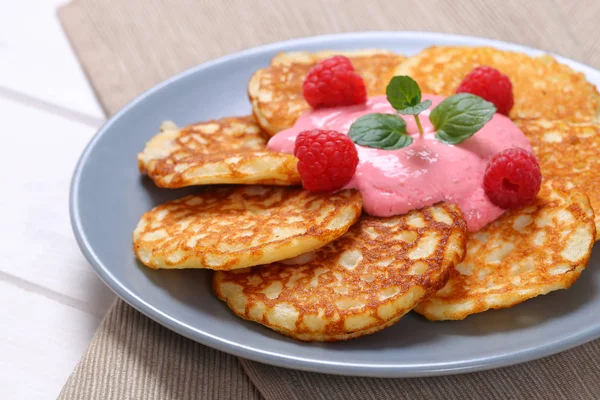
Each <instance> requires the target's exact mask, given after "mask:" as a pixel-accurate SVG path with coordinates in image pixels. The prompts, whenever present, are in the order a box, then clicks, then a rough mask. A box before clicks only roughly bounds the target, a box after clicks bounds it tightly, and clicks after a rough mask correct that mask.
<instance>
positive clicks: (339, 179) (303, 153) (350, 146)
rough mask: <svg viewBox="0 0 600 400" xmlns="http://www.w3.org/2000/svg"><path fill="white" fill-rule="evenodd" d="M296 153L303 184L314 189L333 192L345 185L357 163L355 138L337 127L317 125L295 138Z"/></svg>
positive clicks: (315, 190)
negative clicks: (329, 127)
mask: <svg viewBox="0 0 600 400" xmlns="http://www.w3.org/2000/svg"><path fill="white" fill-rule="evenodd" d="M294 155H295V156H296V157H298V160H299V161H298V172H299V173H300V177H301V178H302V186H303V187H304V189H306V190H310V191H311V192H332V191H334V190H337V189H341V188H342V187H344V186H346V184H347V183H348V182H350V179H352V176H353V175H354V172H355V171H356V166H357V165H358V152H357V151H356V146H354V142H352V140H351V139H350V138H349V137H348V136H346V135H343V134H341V133H339V132H336V131H328V130H319V129H314V130H312V131H304V132H301V133H300V134H299V135H298V137H297V138H296V147H295V148H294Z"/></svg>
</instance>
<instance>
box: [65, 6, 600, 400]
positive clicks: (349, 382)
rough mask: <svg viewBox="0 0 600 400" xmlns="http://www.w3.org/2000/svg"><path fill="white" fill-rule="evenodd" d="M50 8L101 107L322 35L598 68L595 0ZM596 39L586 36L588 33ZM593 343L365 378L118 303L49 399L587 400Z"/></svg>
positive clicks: (593, 371)
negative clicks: (452, 372)
mask: <svg viewBox="0 0 600 400" xmlns="http://www.w3.org/2000/svg"><path fill="white" fill-rule="evenodd" d="M59 16H60V19H61V21H62V22H63V25H64V27H65V29H66V31H67V34H68V36H69V38H70V39H71V41H72V44H73V46H74V48H75V51H76V52H77V54H78V55H79V57H80V59H81V62H82V64H83V67H84V69H85V70H86V72H87V74H88V76H89V78H90V80H91V82H92V84H93V86H94V88H95V90H96V93H97V94H98V97H99V98H100V101H101V102H102V104H103V106H104V107H105V109H106V111H107V112H108V113H113V112H115V111H116V110H117V109H118V108H120V107H121V106H122V105H124V104H125V103H126V102H127V101H128V100H130V99H132V98H133V97H134V96H135V95H137V94H138V93H140V92H141V91H143V90H145V89H147V88H149V87H151V86H153V85H154V84H156V83H158V82H159V81H161V80H163V79H165V78H167V77H169V76H171V75H173V74H175V73H177V72H180V71H182V70H184V69H186V68H188V67H191V66H194V65H197V64H199V63H202V62H204V61H207V60H210V59H212V58H215V57H218V56H221V55H224V54H228V53H231V52H234V51H238V50H241V49H245V48H249V47H253V46H256V45H260V44H264V43H269V42H274V41H278V40H283V39H288V38H294V37H302V36H307V35H315V34H321V33H333V32H345V31H364V30H421V31H441V32H452V33H463V34H471V35H477V36H484V37H489V38H496V39H502V40H507V41H512V42H517V43H521V44H526V45H529V46H533V47H537V48H541V49H545V50H548V51H553V52H556V53H559V54H562V55H564V56H567V57H571V58H574V59H579V60H581V61H584V62H588V63H595V64H596V66H597V67H600V57H598V54H599V52H598V48H599V47H600V43H599V42H598V41H597V35H595V34H594V35H591V33H594V32H595V31H594V29H595V28H596V25H595V24H596V22H595V21H597V20H598V18H599V17H600V6H599V5H598V3H597V0H585V1H579V2H577V3H574V2H573V3H571V2H570V1H569V0H555V1H544V0H536V1H522V0H504V1H489V0H480V1H458V0H454V1H436V0H427V1H425V0H423V1H393V0H383V1H380V0H377V1H375V0H370V1H366V0H329V1H317V0H300V1H291V0H290V1H272V0H255V1H245V0H237V1H235V0H215V1H210V0H205V1H193V0H188V1H172V2H167V1H161V0H76V1H74V2H73V3H71V4H69V5H67V6H64V7H63V8H61V9H60V11H59ZM594 41H596V42H594ZM598 355H600V341H596V342H593V343H589V344H587V345H584V346H581V347H579V348H577V349H574V350H571V351H568V352H565V353H562V354H559V355H555V356H552V357H548V358H545V359H543V360H538V361H534V362H530V363H527V364H522V365H518V366H514V367H508V368H503V369H497V370H494V371H487V372H481V373H473V374H468V375H457V376H447V377H437V378H422V379H369V378H352V377H338V376H331V375H322V374H315V373H307V372H301V371H293V370H287V369H282V368H276V367H271V366H267V365H263V364H260V363H256V362H252V361H248V360H243V359H237V358H235V357H233V356H230V355H227V354H224V353H221V352H218V351H215V350H212V349H210V348H208V347H205V346H202V345H199V344H197V343H195V342H192V341H190V340H188V339H185V338H183V337H181V336H178V335H176V334H174V333H172V332H170V331H169V330H167V329H165V328H163V327H161V326H160V325H158V324H156V323H154V322H152V321H150V320H149V319H148V318H146V317H144V316H143V315H141V314H140V313H138V312H137V311H135V310H133V309H132V308H131V307H129V306H128V305H126V304H125V303H123V302H122V301H121V300H118V301H116V303H115V305H114V306H113V307H112V308H111V309H110V311H109V312H108V314H107V316H106V317H105V319H104V321H103V322H102V324H101V326H100V328H99V329H98V332H97V333H96V335H95V337H94V339H93V340H92V343H91V344H90V347H89V349H88V350H87V352H86V354H85V355H84V357H83V358H82V360H81V361H80V363H79V364H78V366H77V368H76V369H75V371H74V372H73V374H72V375H71V377H70V378H69V380H68V381H67V383H66V385H65V387H64V388H63V391H62V392H61V395H60V398H61V399H119V400H120V399H151V400H153V399H219V400H221V399H244V400H245V399H263V398H264V399H268V400H271V399H273V400H274V399H298V400H310V399H323V400H325V399H327V400H336V399H340V400H341V399H344V400H354V399H373V400H384V399H416V398H427V399H438V398H440V399H441V398H460V399H463V398H464V399H470V398H472V399H475V398H477V399H481V398H502V399H512V398H528V399H552V398H578V399H586V398H590V399H591V398H598V397H599V396H600V381H599V380H598V379H597V377H598V375H599V373H600V362H599V359H598V358H599V357H598Z"/></svg>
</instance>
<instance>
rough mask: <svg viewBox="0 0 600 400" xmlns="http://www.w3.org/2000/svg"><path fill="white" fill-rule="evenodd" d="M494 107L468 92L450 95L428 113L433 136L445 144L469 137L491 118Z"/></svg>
mask: <svg viewBox="0 0 600 400" xmlns="http://www.w3.org/2000/svg"><path fill="white" fill-rule="evenodd" d="M495 112H496V107H494V105H493V104H492V103H490V102H487V101H485V100H484V99H482V98H481V97H478V96H475V95H473V94H470V93H459V94H455V95H454V96H450V97H448V98H446V99H444V101H442V102H441V103H440V104H438V105H437V107H435V108H434V109H433V110H432V111H431V114H429V120H430V121H431V123H432V124H433V127H434V128H435V130H436V131H437V132H436V134H435V137H436V138H437V139H438V140H440V141H442V142H444V143H446V144H458V143H461V142H462V141H464V140H466V139H468V138H470V137H471V136H473V135H474V134H475V132H477V131H478V130H480V129H481V128H482V127H483V126H484V125H485V124H486V123H487V122H488V121H489V120H491V119H492V117H493V116H494V113H495Z"/></svg>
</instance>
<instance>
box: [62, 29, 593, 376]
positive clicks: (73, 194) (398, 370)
mask: <svg viewBox="0 0 600 400" xmlns="http://www.w3.org/2000/svg"><path fill="white" fill-rule="evenodd" d="M357 37H360V38H368V39H377V38H381V39H383V38H386V39H389V38H390V37H396V38H401V39H404V40H407V39H408V40H410V39H411V38H412V37H418V38H419V39H423V38H425V39H427V40H429V41H431V42H436V41H439V42H444V41H447V40H451V41H462V42H464V43H465V45H471V46H492V47H494V46H495V47H501V48H503V49H509V50H514V51H521V52H526V53H528V54H536V53H537V54H548V55H551V56H553V57H555V58H556V59H557V60H558V61H560V62H562V63H566V64H568V65H569V66H571V67H573V68H574V69H575V70H577V71H580V72H583V73H584V74H586V75H587V74H588V73H592V74H598V75H600V71H598V70H596V69H594V68H592V67H590V66H588V65H585V64H583V63H581V62H579V61H575V60H572V59H569V58H566V57H563V56H560V55H558V54H555V53H552V52H548V51H544V50H540V49H536V48H532V47H528V46H523V45H519V44H515V43H510V42H505V41H501V40H496V39H488V38H483V37H477V36H470V35H456V34H447V33H441V32H419V31H360V32H346V33H336V34H328V35H316V36H309V37H303V38H297V39H291V40H285V41H278V42H274V43H270V44H266V45H262V46H257V47H253V48H249V49H246V50H242V51H239V52H235V53H232V54H228V55H226V56H223V57H219V58H216V59H214V60H210V61H208V62H205V63H202V64H199V65H196V66H194V67H191V68H188V69H186V70H184V71H183V72H180V73H178V74H176V75H174V76H172V77H170V78H168V79H166V80H164V81H162V82H160V83H158V84H157V85H154V86H153V87H151V88H149V89H148V90H146V91H144V92H143V93H141V94H140V95H138V96H136V97H135V98H134V99H133V100H131V101H130V102H128V103H127V104H126V105H124V106H123V107H122V108H121V109H119V110H118V111H117V112H116V113H115V114H114V115H112V116H111V117H110V118H109V119H108V120H107V121H106V122H105V123H104V124H103V125H102V126H101V127H100V128H99V129H98V131H97V132H96V133H95V134H94V136H93V137H92V138H91V140H90V141H89V143H88V144H87V145H86V147H85V149H84V150H83V152H82V153H81V156H80V157H79V160H78V161H77V164H76V166H75V170H74V172H73V176H72V178H71V184H70V190H69V215H70V220H71V227H72V229H73V233H74V236H75V239H76V241H77V244H78V246H79V248H80V250H81V252H82V253H83V255H84V256H85V258H86V259H87V261H88V262H89V263H90V265H91V266H92V268H93V269H94V271H95V273H96V274H97V275H98V276H99V277H100V279H101V280H102V281H103V282H104V284H106V285H107V286H108V287H109V288H110V289H111V290H112V291H113V292H114V293H115V294H116V295H117V296H118V297H119V298H121V299H122V300H124V301H125V302H126V303H127V304H129V305H130V306H132V307H133V308H135V309H136V310H138V311H139V312H141V313H142V314H144V315H145V316H147V317H149V318H150V319H152V320H153V321H155V322H157V323H159V324H161V325H163V326H165V327H166V328H168V329H170V330H172V331H174V332H176V333H178V334H180V335H182V336H184V337H186V338H188V339H190V340H193V341H195V342H198V343H200V344H203V345H206V346H208V347H211V348H214V349H216V350H219V351H223V352H226V353H229V354H232V355H235V356H238V357H242V358H246V359H249V360H253V361H258V362H262V363H266V364H270V365H274V366H278V367H284V368H293V369H298V370H303V371H310V372H319V373H328V374H335V375H348V376H364V377H381V378H384V377H386V378H387V377H389V378H392V377H395V378H408V377H427V376H442V375H452V374H460V373H467V372H476V371H484V370H489V369H495V368H501V367H506V366H510V365H515V364H520V363H523V362H528V361H533V360H536V359H540V358H543V357H546V356H550V355H553V354H556V353H559V352H562V351H565V350H569V349H571V348H573V347H576V346H579V345H582V344H584V343H587V342H589V341H591V340H594V339H597V338H598V337H600V325H598V326H596V327H593V326H591V327H590V328H588V329H583V330H581V331H579V332H577V333H576V334H572V335H570V336H567V337H562V338H561V339H560V340H554V341H550V342H548V343H546V344H544V345H541V346H537V347H531V348H529V349H526V350H522V351H514V352H511V353H501V354H499V355H493V356H489V357H485V358H482V359H471V360H467V361H464V362H454V361H452V362H440V363H425V364H419V365H415V364H411V365H403V364H397V363H389V364H381V363H377V364H368V363H348V362H335V361H322V360H316V359H309V358H304V357H301V356H290V355H286V354H280V353H277V352H272V351H268V350H265V349H259V348H255V347H252V346H249V345H244V344H240V343H236V342H233V341H230V340H227V339H223V338H221V337H218V336H215V335H212V334H211V333H209V332H206V331H203V330H202V329H199V328H194V327H192V326H190V325H188V324H185V323H184V322H182V321H179V320H176V319H174V318H172V317H171V316H169V315H168V314H166V313H164V312H162V311H161V310H160V309H158V308H157V307H154V306H153V305H151V304H149V303H147V302H146V301H145V300H143V299H142V298H141V297H139V296H138V295H136V294H135V293H133V292H132V291H131V290H130V289H129V288H128V287H127V286H126V285H124V284H123V283H122V282H121V281H120V280H119V279H117V278H116V277H115V276H114V275H113V274H112V273H111V271H110V268H108V267H107V266H106V265H104V264H103V263H102V261H101V260H100V258H99V257H98V255H97V254H96V253H95V252H94V250H93V246H92V245H91V243H90V242H89V241H88V239H87V237H86V235H85V232H84V227H83V224H82V221H81V218H80V213H79V203H78V193H79V184H80V181H81V175H82V171H83V168H84V166H85V164H86V161H87V159H88V157H89V155H90V154H91V152H92V151H93V149H94V147H95V145H96V143H97V142H98V141H99V140H100V138H101V137H102V136H103V135H104V133H105V132H106V131H108V130H109V129H110V127H111V126H112V125H113V124H114V123H115V121H117V120H118V119H119V118H121V116H122V115H124V114H126V113H127V112H128V111H129V109H131V108H133V107H135V106H136V105H137V104H138V103H139V102H141V101H143V100H144V99H145V98H146V97H148V96H151V95H152V94H153V93H154V92H157V91H159V90H161V89H162V88H163V87H165V86H168V85H170V84H171V83H172V82H175V81H177V80H180V79H182V78H184V77H186V76H188V75H191V74H195V73H197V71H199V70H202V69H205V68H210V67H214V66H216V65H219V64H223V63H227V62H229V61H230V60H233V59H236V58H240V57H247V56H252V55H254V54H258V53H262V52H272V51H285V50H286V48H288V47H290V46H295V45H310V44H314V43H316V42H319V41H321V40H328V41H330V40H347V39H350V38H357ZM332 47H335V46H332Z"/></svg>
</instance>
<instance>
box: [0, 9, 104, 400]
mask: <svg viewBox="0 0 600 400" xmlns="http://www.w3.org/2000/svg"><path fill="white" fill-rule="evenodd" d="M66 1H67V0H19V1H10V0H0V123H1V124H2V128H1V129H0V132H1V133H0V135H1V136H0V137H1V138H2V140H0V184H1V188H2V189H0V192H1V193H2V195H0V257H1V258H0V399H7V400H9V399H54V398H56V396H57V395H58V393H59V391H60V389H61V387H62V385H63V383H64V382H65V380H66V379H67V377H68V376H69V374H70V372H71V371H72V369H73V368H74V367H75V365H76V364H77V361H78V360H79V358H80V357H81V355H82V354H83V352H84V351H85V349H86V347H87V345H88V342H89V341H90V339H91V338H92V335H93V334H94V331H95V329H96V328H97V326H98V324H99V323H100V321H101V319H102V316H103V315H104V313H105V312H106V310H107V309H108V307H109V305H110V303H111V302H112V299H113V298H114V295H113V294H112V292H110V290H109V289H108V288H107V287H105V286H104V284H103V283H102V282H101V281H100V279H99V278H97V277H96V275H95V274H94V272H93V270H92V268H91V267H90V266H89V264H88V263H87V262H86V260H85V259H84V257H83V256H82V255H81V253H80V251H79V248H78V247H77V244H76V242H75V239H74V236H73V234H72V231H71V225H70V221H69V213H68V192H69V183H70V178H71V174H72V171H73V169H74V167H75V163H76V162H77V159H78V157H79V154H80V153H81V151H82V150H83V148H84V146H85V145H86V144H87V142H88V141H89V140H90V138H91V137H92V135H93V134H94V133H95V131H96V130H97V129H98V127H99V126H100V125H101V124H102V122H103V120H104V115H103V112H102V110H101V108H100V106H99V105H98V103H97V102H96V100H95V97H94V94H93V91H92V89H91V88H90V86H89V84H88V82H87V80H86V77H85V75H84V73H83V71H82V70H81V68H80V66H79V64H78V61H77V58H76V57H75V54H74V53H73V51H72V50H71V47H70V45H69V42H68V40H67V38H66V36H65V34H64V33H63V31H62V28H61V26H60V23H59V21H58V18H57V16H56V8H57V7H58V6H59V5H61V4H63V3H65V2H66Z"/></svg>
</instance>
